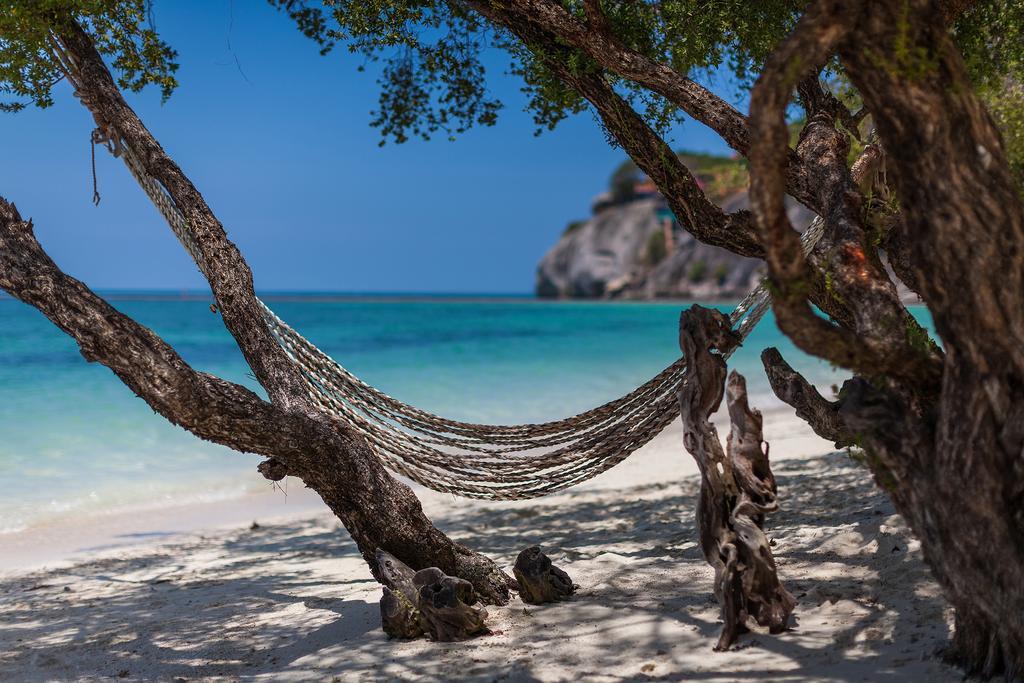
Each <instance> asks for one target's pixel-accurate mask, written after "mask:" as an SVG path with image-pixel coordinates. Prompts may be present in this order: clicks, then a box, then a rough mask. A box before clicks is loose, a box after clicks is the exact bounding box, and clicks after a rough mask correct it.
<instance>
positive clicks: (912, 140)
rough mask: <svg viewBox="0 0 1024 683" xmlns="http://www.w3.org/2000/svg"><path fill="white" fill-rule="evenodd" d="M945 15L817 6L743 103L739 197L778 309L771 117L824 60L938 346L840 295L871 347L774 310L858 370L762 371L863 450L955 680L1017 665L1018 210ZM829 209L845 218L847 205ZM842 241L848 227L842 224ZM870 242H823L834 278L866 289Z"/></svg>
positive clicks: (923, 4) (771, 361)
mask: <svg viewBox="0 0 1024 683" xmlns="http://www.w3.org/2000/svg"><path fill="white" fill-rule="evenodd" d="M949 11H950V10H949V7H948V5H947V4H946V3H943V2H936V1H929V0H903V1H902V2H896V3H893V2H882V1H881V0H872V1H870V2H860V1H856V2H855V1H853V0H819V2H817V3H815V4H814V5H812V7H811V8H810V9H809V10H808V11H807V14H806V15H805V16H804V17H803V18H802V19H801V21H800V22H799V24H798V25H797V27H796V30H795V31H794V33H793V35H791V36H790V37H789V38H787V40H786V41H785V42H784V43H783V45H782V46H780V48H779V49H778V50H777V51H776V53H775V54H774V55H773V56H772V58H771V59H769V60H768V63H767V64H766V67H765V71H764V73H763V74H762V77H761V79H760V81H759V83H758V85H757V87H756V88H755V90H754V93H753V94H752V97H751V120H752V129H753V130H755V131H760V132H761V133H762V135H760V136H755V138H756V139H755V140H754V143H753V144H754V147H755V148H758V149H752V150H751V163H752V173H753V179H752V188H753V189H752V195H753V196H752V205H753V206H754V211H755V214H757V218H758V223H759V226H760V229H761V235H762V239H763V240H764V241H765V248H766V251H767V252H768V253H769V257H768V259H767V260H768V263H769V270H770V273H771V277H772V280H773V284H775V285H777V287H778V289H779V290H780V291H781V292H782V296H781V297H776V302H775V306H776V311H777V313H778V312H779V307H780V306H782V307H784V308H783V311H784V312H785V307H788V308H790V309H792V308H793V302H799V299H800V293H799V291H798V287H799V284H800V282H799V276H800V275H801V272H800V270H801V267H802V263H801V259H800V254H799V251H798V250H797V249H793V248H791V247H787V246H786V245H782V244H781V242H782V241H783V240H788V242H789V244H790V245H792V243H793V241H794V238H793V236H792V234H791V232H792V231H791V229H788V228H787V227H786V225H785V224H783V223H781V222H780V220H778V216H779V212H778V211H777V210H776V208H777V206H778V202H779V201H780V200H781V186H782V183H781V180H780V178H781V173H780V170H779V167H778V163H777V160H778V159H782V158H783V152H784V149H783V147H784V145H785V140H780V137H779V134H778V133H779V131H782V130H783V126H781V125H780V124H782V122H783V118H782V117H783V110H784V108H785V106H786V104H787V102H788V95H789V93H791V92H792V86H793V85H794V83H793V80H794V79H796V78H798V77H799V76H800V73H801V70H802V69H804V68H805V67H806V65H807V62H808V60H809V59H810V60H811V61H815V60H817V59H818V58H819V57H821V56H830V55H831V54H832V53H833V52H836V53H838V55H839V57H840V59H841V61H842V64H843V66H844V67H845V69H846V72H847V73H848V75H849V77H850V79H851V81H852V82H853V84H854V85H855V86H856V88H857V91H858V92H859V94H860V95H861V96H862V98H863V100H864V104H865V107H866V110H867V111H869V112H870V114H871V116H872V118H873V121H874V124H875V126H876V129H877V131H878V134H879V136H880V138H881V141H882V144H883V146H884V148H885V150H886V169H887V174H888V177H889V178H890V179H891V181H892V182H893V183H894V185H895V196H896V197H898V199H899V203H900V209H901V215H900V220H898V221H896V222H895V225H893V226H892V227H891V228H890V229H891V230H892V231H893V233H894V234H893V238H894V239H893V240H892V241H893V243H897V244H899V245H900V246H901V250H902V253H901V254H900V267H901V269H903V270H904V271H909V272H910V273H911V274H912V276H913V278H912V279H913V280H914V284H915V289H916V290H917V291H918V293H919V294H920V295H921V297H922V298H923V299H924V301H925V303H927V304H928V307H929V310H930V311H931V312H932V314H933V317H934V320H935V326H936V329H937V331H938V333H939V335H940V337H941V338H942V342H943V351H939V350H938V349H936V348H934V347H933V346H932V345H931V344H930V340H928V339H927V338H922V337H921V336H920V334H919V332H918V331H916V330H914V329H913V328H911V327H909V326H905V325H902V324H899V323H897V322H896V321H897V320H899V318H897V317H895V316H885V317H881V316H878V315H875V314H872V312H871V311H870V309H869V308H868V307H867V305H866V303H865V302H868V301H869V299H868V298H867V297H855V296H849V297H847V299H848V301H849V302H850V305H851V306H852V307H853V308H854V309H855V312H856V313H857V315H858V316H860V317H862V318H864V317H866V318H868V319H870V320H872V321H873V323H874V325H875V326H876V328H878V329H879V330H880V332H882V333H883V334H878V335H875V340H874V343H873V345H872V344H870V343H867V340H865V343H864V344H862V345H861V346H860V347H857V346H856V345H855V344H852V343H850V341H851V339H853V338H851V337H850V336H849V333H848V331H846V330H840V329H839V328H837V327H834V326H830V325H827V324H822V323H820V321H819V320H814V321H811V322H813V323H814V325H816V326H817V331H818V332H820V333H821V334H820V335H819V336H818V337H817V338H816V339H815V338H812V337H810V336H808V335H803V336H802V337H800V335H799V332H800V331H799V330H790V329H786V320H785V317H784V316H783V315H778V316H777V317H778V320H779V323H780V326H782V327H783V328H784V329H785V330H786V332H787V334H791V336H794V332H795V333H796V335H795V336H794V338H795V339H797V340H798V343H799V344H800V345H801V346H802V347H803V348H805V350H808V351H810V352H811V353H815V354H816V355H819V356H822V357H826V358H830V359H834V360H835V362H837V363H838V364H840V365H844V366H845V367H849V368H852V369H854V370H855V371H856V372H858V373H859V375H860V376H859V377H855V378H854V379H853V380H851V381H849V382H847V383H846V384H845V385H844V387H843V390H842V391H841V392H840V398H839V400H838V401H836V402H828V401H824V399H822V398H821V397H820V396H817V395H816V392H813V391H812V390H811V388H809V385H806V383H801V382H793V381H789V380H788V379H786V377H787V373H786V372H785V370H786V368H785V367H784V363H782V362H781V358H780V357H778V356H777V354H767V355H766V356H765V358H764V360H765V363H766V365H767V366H771V367H774V368H775V369H776V370H777V371H778V372H776V373H775V375H774V380H775V381H773V386H774V387H775V388H776V391H777V393H778V394H779V396H780V398H782V399H783V400H786V401H787V402H789V403H790V404H791V405H794V406H796V407H797V408H798V409H799V410H801V413H802V415H803V416H804V417H807V418H808V419H810V420H812V421H814V422H815V423H816V428H817V429H818V430H819V433H822V434H829V435H831V436H832V437H833V438H837V439H840V440H847V438H848V439H849V440H850V441H854V442H856V443H857V444H859V445H861V446H862V447H863V449H864V452H865V456H866V461H867V463H868V465H869V466H870V468H871V470H872V472H873V474H874V476H875V479H876V481H878V483H879V484H880V485H881V486H882V487H883V488H885V489H886V490H887V491H888V492H889V493H890V495H891V496H892V498H893V500H894V502H895V504H896V506H897V509H898V510H899V511H900V513H901V514H902V515H903V516H904V517H905V518H906V520H907V522H908V524H909V525H910V526H911V528H912V529H913V530H914V532H915V534H916V535H917V536H918V538H920V540H921V545H922V550H923V553H924V556H925V559H926V560H927V562H928V564H929V565H930V567H931V569H932V571H933V572H934V574H935V577H936V579H937V580H938V581H939V583H940V585H941V586H942V587H943V589H944V591H945V594H946V596H947V598H948V599H949V601H950V602H951V603H952V605H953V606H954V608H955V609H956V614H957V616H956V633H955V635H954V638H953V643H952V645H951V647H950V649H949V653H948V654H949V656H950V658H951V659H953V660H955V661H956V662H957V663H959V664H960V665H962V666H963V667H964V668H965V669H966V670H967V671H968V672H969V673H977V674H981V675H983V676H985V677H989V676H992V675H996V674H1002V675H1003V676H1005V677H1006V678H1007V679H1008V680H1016V679H1018V678H1019V677H1021V676H1022V675H1024V301H1022V294H1024V205H1022V203H1021V198H1020V196H1019V195H1018V192H1017V189H1016V187H1015V186H1014V183H1013V180H1012V176H1011V174H1010V171H1009V167H1008V164H1007V161H1006V157H1005V154H1004V151H1003V146H1002V142H1001V140H1000V138H999V134H998V131H997V130H996V128H995V126H994V124H993V122H992V120H991V118H990V117H989V115H988V113H987V112H986V111H985V109H984V107H983V105H982V104H981V102H980V101H979V100H978V98H977V96H976V95H975V94H974V90H973V88H972V85H971V83H970V82H969V80H968V79H967V76H966V72H965V69H964V66H963V63H962V60H961V57H960V55H959V53H958V52H957V50H956V47H955V45H954V44H953V42H952V40H951V38H950V35H949V28H948V24H947V21H948V16H949ZM783 132H784V131H783ZM773 160H775V161H774V162H773ZM851 206H855V204H851ZM840 208H841V207H840ZM842 217H843V218H844V219H845V220H846V222H847V224H848V225H851V226H852V225H853V224H854V223H856V222H857V221H858V217H857V215H856V212H854V211H846V212H845V215H844V216H842ZM828 218H829V219H833V218H834V216H832V215H829V216H828ZM859 220H861V221H862V220H863V219H862V218H861V219H859ZM829 228H830V229H832V230H834V226H833V225H832V221H831V220H830V225H829ZM848 233H849V234H850V235H851V236H853V237H856V235H855V233H856V228H855V227H854V229H852V230H849V231H848ZM827 237H828V234H826V238H827ZM858 243H859V244H858ZM870 250H871V245H870V244H869V243H868V241H867V240H865V239H863V238H857V239H853V240H851V241H850V248H848V249H846V251H845V255H846V257H847V258H846V259H845V261H844V259H843V258H841V257H842V256H843V255H844V254H843V252H838V253H837V256H834V257H832V259H831V260H830V261H829V262H828V263H827V264H826V265H828V266H829V267H830V268H833V269H834V271H833V272H834V281H836V282H837V283H839V285H840V286H842V285H843V283H845V282H849V283H852V284H854V285H857V283H863V285H864V286H866V287H870V286H877V285H878V284H880V281H879V280H878V278H876V277H874V276H872V275H871V274H870V272H869V271H868V270H867V269H866V268H865V267H864V266H863V264H865V263H866V262H867V261H868V259H867V257H866V256H865V254H866V253H870ZM850 256H854V257H856V258H849V257H850ZM873 283H874V284H873ZM795 287H796V288H795ZM854 291H855V290H854ZM844 294H845V293H844ZM780 299H781V301H780ZM787 299H788V301H787ZM808 325H809V326H810V323H808ZM858 331H859V330H858ZM893 332H895V333H897V334H896V335H894V334H892V333H893ZM900 333H902V336H903V337H904V339H902V340H901V339H898V337H899V336H900ZM844 346H845V347H847V348H849V349H850V353H848V354H846V355H845V357H844V355H843V353H842V347H844ZM837 349H838V352H837ZM861 354H862V355H861ZM858 355H861V357H859V358H858ZM935 359H937V360H938V361H939V365H938V368H937V369H938V376H937V379H936V380H933V379H932V378H933V377H934V376H935V373H934V371H933V369H932V367H933V363H934V360H935ZM862 361H864V362H862ZM771 375H772V373H770V376H771ZM780 389H782V391H780Z"/></svg>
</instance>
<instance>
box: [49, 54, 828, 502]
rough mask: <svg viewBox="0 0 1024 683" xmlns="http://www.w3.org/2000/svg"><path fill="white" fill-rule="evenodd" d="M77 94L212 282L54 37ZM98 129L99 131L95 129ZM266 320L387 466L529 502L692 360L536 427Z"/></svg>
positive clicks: (668, 404)
mask: <svg viewBox="0 0 1024 683" xmlns="http://www.w3.org/2000/svg"><path fill="white" fill-rule="evenodd" d="M54 53H55V56H56V57H57V59H58V60H59V61H60V62H61V64H62V66H63V67H64V70H65V74H66V75H67V77H68V80H69V81H70V82H71V84H72V85H73V86H74V88H75V96H76V97H78V98H79V99H81V100H82V103H83V104H84V105H85V106H86V107H88V108H89V109H90V111H92V112H93V114H94V116H95V117H96V119H97V123H98V124H99V129H98V131H94V139H95V140H97V141H101V142H105V143H106V145H107V148H108V150H109V151H110V152H111V154H113V155H114V156H115V157H119V158H121V159H122V160H123V161H124V162H125V164H126V165H127V167H128V169H129V171H130V172H131V174H132V176H133V177H134V178H135V180H136V182H138V184H139V186H140V187H141V188H142V190H143V191H144V192H145V193H146V195H147V196H148V197H149V199H150V201H152V203H153V204H154V206H155V207H156V208H157V210H158V211H159V212H160V214H161V215H162V216H163V217H164V219H165V220H166V221H167V224H168V225H169V226H170V228H171V230H172V231H173V232H174V234H175V235H176V236H177V238H178V240H179V241H180V242H181V244H182V246H184V248H185V250H186V251H187V252H188V253H189V254H190V255H191V256H192V258H193V260H194V261H195V262H196V265H197V266H198V267H199V270H200V271H202V273H203V274H204V275H206V276H207V279H209V277H208V276H209V273H208V272H207V265H206V262H205V259H204V258H203V256H202V254H201V252H200V251H199V249H198V247H197V245H196V241H195V239H194V237H193V235H192V232H191V230H190V228H189V224H188V221H187V219H186V218H185V215H184V212H183V211H182V210H181V209H180V208H179V207H178V206H177V205H176V204H175V202H174V199H173V198H172V197H171V195H170V193H169V192H168V191H167V190H166V188H164V186H163V185H162V184H161V183H160V181H158V180H157V179H156V178H154V177H152V176H151V175H149V174H148V173H147V172H146V169H145V165H144V164H143V163H142V162H141V160H140V157H139V155H138V154H137V153H136V152H135V150H133V149H132V148H131V147H130V146H129V145H128V144H127V142H126V141H125V139H124V137H123V136H122V135H121V134H120V133H119V132H118V131H117V130H116V129H112V128H111V127H110V126H109V125H104V122H103V121H102V120H101V119H100V117H99V116H98V115H97V113H96V108H95V107H93V106H91V103H90V102H89V101H88V100H87V98H86V97H84V96H83V93H84V88H82V87H80V81H79V77H78V72H77V69H76V68H75V66H74V63H73V61H72V60H71V59H70V57H69V56H68V55H67V53H66V52H64V50H63V49H61V46H60V45H59V43H56V41H55V42H54ZM96 132H99V135H96ZM823 230H824V222H823V221H822V220H821V218H820V217H818V218H815V219H814V221H813V222H812V223H811V225H810V226H809V227H808V229H807V230H806V231H804V233H803V235H802V236H801V241H802V243H803V248H804V251H805V252H807V251H810V249H811V248H812V247H813V246H814V244H815V243H816V242H817V240H818V239H819V238H820V237H821V234H822V232H823ZM259 303H260V306H261V307H262V311H263V319H264V322H265V323H266V325H267V327H268V329H269V330H270V332H271V334H273V336H274V338H275V339H276V340H277V342H278V343H279V344H280V345H281V347H282V348H283V349H284V351H285V353H286V354H287V355H288V357H289V358H290V359H291V360H292V362H294V363H295V365H296V366H297V367H298V368H299V369H300V371H301V373H302V376H303V378H304V379H305V383H306V387H307V389H308V391H309V397H310V398H311V399H312V400H313V401H314V402H315V404H316V405H317V406H318V408H319V409H320V410H322V411H323V412H324V413H327V414H329V415H331V416H333V417H335V418H336V419H338V420H339V421H341V422H342V423H343V424H345V425H346V426H348V427H349V428H351V429H353V430H355V431H357V432H358V433H359V434H361V435H362V436H363V437H364V438H365V440H366V441H367V443H368V444H369V445H370V447H371V448H372V449H373V451H374V452H375V453H376V454H377V456H378V457H380V458H381V460H382V461H383V462H384V464H385V465H386V466H387V467H388V468H389V469H391V470H392V471H393V472H395V473H396V474H399V475H402V476H404V477H407V478H409V479H411V480H412V481H415V482H417V483H419V484H422V485H423V486H426V487H427V488H430V489H433V490H435V491H441V492H444V493H451V494H454V495H458V496H463V497H467V498H479V499H487V500H522V499H527V498H535V497H538V496H543V495H547V494H551V493H555V492H557V491H561V490H564V489H566V488H569V487H571V486H575V485H576V484H579V483H581V482H584V481H586V480H588V479H591V478H593V477H595V476H597V475H599V474H601V473H602V472H606V471H607V470H609V469H611V468H612V467H614V466H615V465H617V464H618V463H620V462H622V461H623V460H625V459H626V458H627V457H628V456H629V455H630V454H632V453H633V452H635V451H636V450H638V449H639V448H641V447H642V446H644V445H645V444H647V443H648V442H650V441H651V440H652V439H653V438H654V437H655V436H657V435H658V434H659V433H660V432H661V431H663V430H664V429H665V428H666V427H667V426H668V425H669V424H671V423H672V422H673V421H674V420H675V419H676V417H678V415H679V405H678V402H677V399H676V394H677V392H678V390H679V387H680V383H681V382H682V381H683V374H684V371H685V360H684V359H682V358H681V359H679V360H677V361H675V362H674V363H672V364H671V365H670V366H668V367H667V368H665V369H664V370H663V371H661V372H660V373H659V374H658V375H656V376H655V377H653V378H652V379H650V380H649V381H647V382H645V383H644V384H642V385H640V386H639V387H637V388H636V389H634V390H633V391H631V392H630V393H628V394H626V395H625V396H622V397H621V398H618V399H615V400H614V401H610V402H608V403H605V404H604V405H602V406H599V407H597V408H593V409H591V410H588V411H586V412H583V413H580V414H578V415H574V416H572V417H568V418H565V419H561V420H556V421H552V422H543V423H536V424H519V425H488V424H474V423H469V422H460V421H457V420H451V419H447V418H444V417H441V416H438V415H434V414H432V413H430V412H427V411H425V410H421V409H419V408H416V407H414V406H411V405H408V404H406V403H403V402H402V401H399V400H398V399H395V398H393V397H391V396H389V395H388V394H386V393H384V392H382V391H380V390H379V389H376V388H374V387H372V386H370V385H369V384H367V383H366V382H363V381H362V380H360V379H359V378H358V377H356V376H355V375H353V374H352V373H351V372H349V371H348V370H347V369H345V367H344V366H342V365H341V364H340V363H338V362H337V361H335V360H333V359H332V358H331V357H330V356H328V355H327V354H325V353H324V352H323V351H321V350H320V349H318V348H317V347H316V346H315V345H314V344H313V343H312V342H310V341H309V340H307V339H306V338H305V337H303V336H302V335H301V334H299V333H298V332H296V331H295V330H294V329H292V328H291V327H290V326H289V325H288V324H287V323H285V322H284V321H283V320H281V318H279V317H278V316H277V315H276V314H275V313H274V312H273V311H272V310H271V309H270V308H269V307H268V306H267V305H266V304H265V303H263V301H260V302H259ZM769 306H770V296H769V294H768V291H767V288H766V286H765V283H764V282H761V283H760V284H759V285H758V286H757V287H756V288H755V289H754V290H753V291H751V292H750V294H748V295H747V296H746V298H744V299H743V301H741V302H740V303H739V304H738V305H737V306H736V307H735V308H734V309H733V311H732V313H731V314H730V322H731V323H732V325H733V328H734V330H735V331H736V332H737V334H739V336H740V338H741V339H745V338H746V337H747V335H749V334H750V332H751V331H752V330H753V329H754V327H755V326H756V325H757V324H758V322H760V320H761V319H762V318H763V317H764V315H765V313H766V312H767V310H768V308H769Z"/></svg>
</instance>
